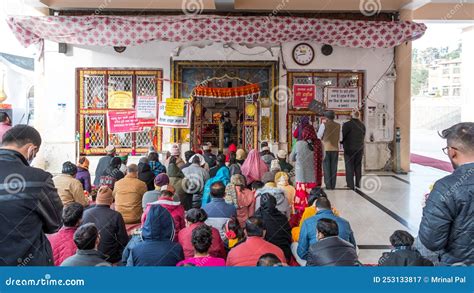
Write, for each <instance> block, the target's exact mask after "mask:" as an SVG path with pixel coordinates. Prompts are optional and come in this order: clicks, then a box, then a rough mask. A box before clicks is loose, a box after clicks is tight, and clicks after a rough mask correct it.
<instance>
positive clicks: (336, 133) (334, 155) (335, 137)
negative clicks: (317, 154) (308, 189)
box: [318, 110, 341, 190]
mask: <svg viewBox="0 0 474 293" xmlns="http://www.w3.org/2000/svg"><path fill="white" fill-rule="evenodd" d="M324 117H326V122H325V123H323V124H321V126H319V129H318V138H319V139H320V140H321V141H322V143H323V146H324V151H325V156H324V161H323V170H324V184H325V185H326V189H329V190H331V189H334V188H336V179H337V162H338V159H339V141H340V137H341V135H340V132H341V125H340V124H339V123H337V122H334V118H335V115H334V111H332V110H330V111H326V112H324Z"/></svg>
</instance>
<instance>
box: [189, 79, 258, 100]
mask: <svg viewBox="0 0 474 293" xmlns="http://www.w3.org/2000/svg"><path fill="white" fill-rule="evenodd" d="M258 95H260V86H259V85H258V84H255V83H253V84H248V85H244V86H240V87H231V88H213V87H206V86H197V87H195V88H194V91H193V96H194V97H203V98H219V99H222V98H240V97H247V96H258Z"/></svg>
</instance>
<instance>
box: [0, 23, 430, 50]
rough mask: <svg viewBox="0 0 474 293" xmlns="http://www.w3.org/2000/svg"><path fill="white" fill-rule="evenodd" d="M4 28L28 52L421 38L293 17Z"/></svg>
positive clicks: (397, 30)
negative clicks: (63, 47) (48, 44)
mask: <svg viewBox="0 0 474 293" xmlns="http://www.w3.org/2000/svg"><path fill="white" fill-rule="evenodd" d="M7 21H8V24H9V26H10V28H11V30H12V31H13V33H14V34H15V36H16V38H17V39H18V40H19V41H20V43H21V44H22V45H23V46H25V47H27V46H29V45H31V44H41V43H42V41H43V40H50V41H53V42H57V43H67V44H73V45H94V46H114V47H120V46H124V47H128V46H136V45H140V44H143V43H146V42H150V41H168V42H181V43H183V42H199V41H213V42H222V43H238V44H241V43H243V44H276V43H287V42H316V43H320V44H327V45H332V46H340V47H350V48H392V47H395V46H398V45H400V44H402V43H404V42H407V41H412V40H415V39H418V38H419V37H421V36H422V35H423V34H424V33H425V30H426V26H425V25H424V24H423V23H416V22H410V21H366V20H341V19H322V18H308V17H294V16H274V17H270V18H269V17H267V16H220V15H194V16H187V15H160V16H114V15H83V16H12V17H8V19H7Z"/></svg>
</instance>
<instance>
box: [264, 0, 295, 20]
mask: <svg viewBox="0 0 474 293" xmlns="http://www.w3.org/2000/svg"><path fill="white" fill-rule="evenodd" d="M289 2H290V0H281V1H280V3H278V5H277V6H276V7H275V8H274V9H273V10H272V12H270V14H268V16H267V17H265V21H270V18H272V17H273V16H276V15H277V14H278V13H279V12H280V11H282V10H283V9H284V8H285V7H286V4H288V3H289Z"/></svg>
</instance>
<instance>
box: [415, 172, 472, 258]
mask: <svg viewBox="0 0 474 293" xmlns="http://www.w3.org/2000/svg"><path fill="white" fill-rule="evenodd" d="M473 197H474V163H470V164H464V165H461V166H459V167H458V168H457V169H456V170H455V171H454V172H453V174H451V175H448V176H446V177H444V178H442V179H440V180H438V181H436V183H435V185H434V187H433V190H432V191H431V193H430V195H429V197H428V199H427V200H426V206H425V207H424V208H423V217H422V219H421V223H420V230H419V232H418V237H419V238H420V240H421V242H422V243H423V245H424V246H426V248H428V249H429V250H431V251H440V252H441V262H442V263H446V264H454V263H459V262H463V263H465V264H467V265H472V264H474V241H473V236H474V235H473V233H474V232H473V231H474V201H473Z"/></svg>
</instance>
